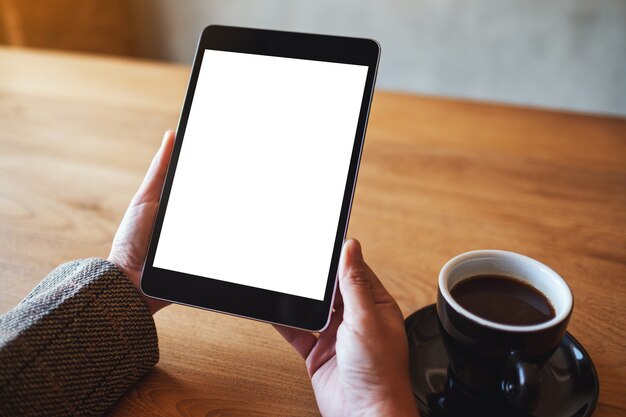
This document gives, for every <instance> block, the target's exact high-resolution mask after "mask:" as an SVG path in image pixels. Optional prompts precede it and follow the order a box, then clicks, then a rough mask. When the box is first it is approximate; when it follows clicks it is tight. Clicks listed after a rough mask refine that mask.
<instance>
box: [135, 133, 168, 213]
mask: <svg viewBox="0 0 626 417" xmlns="http://www.w3.org/2000/svg"><path fill="white" fill-rule="evenodd" d="M174 141H175V134H174V131H173V130H168V131H167V132H165V134H164V135H163V141H162V142H161V147H160V148H159V150H158V151H157V153H156V155H154V158H152V162H151V163H150V167H149V168H148V172H147V173H146V176H145V177H144V179H143V182H142V183H141V186H140V187H139V190H137V193H136V194H135V197H134V198H133V200H134V201H133V202H134V203H142V202H148V201H149V202H158V201H159V198H160V196H161V190H162V189H163V183H164V182H165V174H166V173H167V166H168V164H169V161H170V158H171V156H172V150H173V148H174Z"/></svg>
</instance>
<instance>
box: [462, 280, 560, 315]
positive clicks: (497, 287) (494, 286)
mask: <svg viewBox="0 0 626 417" xmlns="http://www.w3.org/2000/svg"><path fill="white" fill-rule="evenodd" d="M450 294H452V298H454V299H455V300H456V302H457V303H459V304H460V305H461V306H462V307H463V308H465V309H466V310H468V311H470V312H472V313H474V314H476V315H477V316H479V317H482V318H484V319H487V320H490V321H494V322H497V323H502V324H510V325H518V326H524V325H532V324H539V323H543V322H545V321H548V320H550V319H551V318H553V317H555V312H554V308H553V307H552V304H550V301H549V300H548V299H547V298H546V296H545V295H543V294H542V293H541V292H540V291H539V290H537V289H536V288H535V287H533V286H531V285H529V284H526V283H525V282H522V281H520V280H518V279H515V278H511V277H507V276H503V275H475V276H472V277H469V278H466V279H464V280H463V281H461V282H459V283H458V284H456V285H455V286H454V287H453V288H452V291H450Z"/></svg>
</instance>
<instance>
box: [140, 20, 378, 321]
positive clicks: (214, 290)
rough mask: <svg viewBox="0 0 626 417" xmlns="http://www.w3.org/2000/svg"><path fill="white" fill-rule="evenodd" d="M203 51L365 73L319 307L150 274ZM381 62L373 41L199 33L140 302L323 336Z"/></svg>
mask: <svg viewBox="0 0 626 417" xmlns="http://www.w3.org/2000/svg"><path fill="white" fill-rule="evenodd" d="M206 49H211V50H219V51H230V52H241V53H249V54H257V55H269V56H276V57H284V58H297V59H308V60H315V61H326V62H337V63H344V64H355V65H363V66H367V67H368V71H367V77H366V81H365V88H364V92H363V97H362V101H361V109H360V113H359V119H358V125H357V129H356V134H355V137H354V145H353V150H352V155H351V159H350V167H349V171H348V177H347V181H346V186H345V191H344V195H343V202H342V206H341V212H340V216H339V223H338V227H337V233H336V236H335V241H334V248H333V254H332V258H331V264H330V267H329V275H328V278H327V283H326V290H325V293H324V300H323V301H318V300H313V299H310V298H305V297H299V296H295V295H290V294H286V293H280V292H275V291H269V290H265V289H261V288H255V287H250V286H246V285H241V284H234V283H231V282H226V281H220V280H216V279H212V278H209V277H201V276H195V275H190V274H186V273H182V272H178V271H170V270H165V269H161V268H156V267H154V266H152V265H153V263H154V257H155V253H156V247H157V243H158V239H159V236H160V234H161V229H162V227H163V220H164V217H165V211H166V208H167V203H168V200H169V195H170V192H171V188H172V183H173V179H174V174H175V171H176V166H177V163H178V157H179V155H180V150H181V146H182V142H183V140H184V135H185V129H186V126H187V121H188V118H189V112H190V110H191V104H192V102H193V96H194V94H195V89H196V84H197V81H198V75H199V72H200V66H201V65H202V60H203V56H204V51H205V50H206ZM379 56H380V46H379V45H378V43H377V42H376V41H373V40H370V39H361V38H348V37H338V36H327V35H315V34H305V33H295V32H280V31H271V30H262V29H249V28H237V27H229V26H218V25H213V26H208V27H207V28H205V29H204V31H203V32H202V35H201V36H200V40H199V42H198V48H197V51H196V56H195V59H194V63H193V66H192V71H191V75H190V79H189V84H188V87H187V94H186V97H185V101H184V105H183V108H182V111H181V114H180V118H179V122H178V129H177V134H176V141H175V144H174V149H173V153H172V157H171V160H170V163H169V166H168V171H167V175H166V178H165V183H164V186H163V190H162V192H161V199H160V205H159V210H158V213H157V216H156V219H155V223H154V227H153V231H152V237H151V239H150V245H149V247H148V253H147V256H146V260H145V264H144V269H143V273H142V279H141V290H142V291H143V293H144V294H146V295H147V296H149V297H153V298H157V299H161V300H165V301H171V302H174V303H178V304H184V305H189V306H193V307H199V308H203V309H207V310H211V311H218V312H223V313H227V314H231V315H236V316H240V317H246V318H250V319H255V320H261V321H266V322H270V323H274V324H280V325H285V326H290V327H295V328H299V329H305V330H310V331H320V330H322V329H324V328H325V327H326V326H327V325H328V322H329V319H330V312H331V310H332V303H333V299H334V292H335V287H336V280H337V278H336V274H337V268H338V264H339V257H340V254H341V247H342V244H343V241H344V239H345V233H346V231H347V227H348V219H349V216H350V209H351V205H352V198H353V194H354V188H355V185H356V178H357V174H358V167H359V162H360V157H361V152H362V149H363V140H364V138H365V131H366V127H367V119H368V116H369V109H370V104H371V100H372V95H373V91H374V82H375V79H376V72H377V67H378V60H379ZM294 238H295V237H294ZM301 238H303V239H304V238H306V237H301Z"/></svg>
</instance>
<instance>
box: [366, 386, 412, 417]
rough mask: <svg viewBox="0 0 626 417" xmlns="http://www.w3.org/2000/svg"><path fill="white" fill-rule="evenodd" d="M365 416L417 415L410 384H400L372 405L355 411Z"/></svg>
mask: <svg viewBox="0 0 626 417" xmlns="http://www.w3.org/2000/svg"><path fill="white" fill-rule="evenodd" d="M357 414H358V415H360V416H361V415H362V416H365V417H392V416H393V417H395V416H402V417H419V411H418V408H417V402H416V401H415V397H414V396H413V391H412V389H411V386H410V384H409V383H408V382H407V383H406V384H401V386H396V387H395V388H394V389H393V390H391V391H390V392H388V393H386V394H385V395H384V396H382V397H381V398H380V399H379V400H378V401H376V402H375V403H374V404H373V405H371V406H369V407H367V409H365V410H363V413H362V414H361V413H357Z"/></svg>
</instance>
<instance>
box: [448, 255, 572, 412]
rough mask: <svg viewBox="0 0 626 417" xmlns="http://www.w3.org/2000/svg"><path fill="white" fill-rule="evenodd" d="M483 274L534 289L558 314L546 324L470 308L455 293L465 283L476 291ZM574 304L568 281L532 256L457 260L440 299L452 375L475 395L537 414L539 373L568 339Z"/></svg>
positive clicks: (480, 257) (451, 263) (552, 316)
mask: <svg viewBox="0 0 626 417" xmlns="http://www.w3.org/2000/svg"><path fill="white" fill-rule="evenodd" d="M479 276H492V277H500V278H502V279H511V280H515V281H516V282H518V283H520V282H521V283H524V284H525V285H529V286H531V287H532V288H533V289H534V290H533V291H538V295H539V296H541V295H543V296H544V297H545V299H547V301H548V302H549V304H550V305H551V307H552V309H553V310H552V311H551V314H550V315H549V316H546V318H545V320H543V321H540V322H533V323H531V324H528V323H526V324H511V323H507V322H506V321H507V320H495V319H494V318H493V317H490V318H485V316H484V315H483V316H481V315H479V314H480V313H478V314H477V312H476V311H471V309H468V307H467V305H466V306H465V307H464V306H463V305H462V304H461V302H460V300H461V299H460V298H459V299H455V296H454V292H455V291H453V289H455V286H457V285H459V283H462V282H463V283H464V284H465V286H467V288H468V290H467V291H470V292H471V291H472V287H471V286H468V285H467V283H468V282H469V281H468V280H471V279H477V278H476V277H479ZM474 286H475V285H474ZM510 291H512V294H509V295H512V296H515V295H516V293H515V291H516V290H515V287H512V289H510ZM470 295H471V294H470ZM573 304H574V301H573V296H572V292H571V290H570V289H569V287H568V285H567V284H566V283H565V281H564V280H563V278H561V277H560V276H559V274H557V273H556V272H555V271H554V270H552V269H551V268H549V267H547V266H546V265H544V264H542V263H540V262H538V261H536V260H534V259H532V258H529V257H527V256H524V255H520V254H517V253H513V252H506V251H499V250H479V251H473V252H467V253H464V254H461V255H458V256H456V257H455V258H453V259H451V260H450V261H448V262H447V263H446V264H445V265H444V267H443V268H442V270H441V272H440V274H439V290H438V295H437V315H438V318H439V326H440V331H441V335H442V340H443V342H444V346H445V348H446V351H447V353H448V356H449V359H450V373H451V377H452V378H453V379H454V380H455V382H456V383H458V384H460V385H461V386H462V387H463V389H465V390H467V391H468V392H470V393H471V394H472V395H474V396H478V397H482V398H485V397H486V398H488V399H489V401H496V402H500V403H501V404H503V405H506V406H507V407H512V408H514V409H519V410H525V411H532V410H533V409H535V408H536V407H537V405H538V404H537V402H538V400H539V393H540V389H541V387H540V379H539V374H540V373H539V371H540V369H541V367H542V366H543V365H544V364H545V363H546V361H547V360H548V359H549V358H550V356H551V355H552V354H553V353H554V351H555V350H556V349H557V347H558V346H559V343H560V342H561V340H562V339H563V337H564V336H565V331H566V328H567V324H568V322H569V319H570V316H571V313H572V308H573ZM509 307H510V306H507V308H509ZM496 310H497V308H496ZM496 312H497V311H496ZM505 319H506V317H505Z"/></svg>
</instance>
